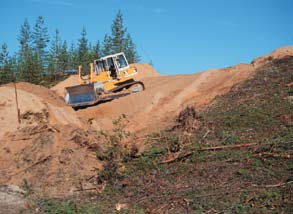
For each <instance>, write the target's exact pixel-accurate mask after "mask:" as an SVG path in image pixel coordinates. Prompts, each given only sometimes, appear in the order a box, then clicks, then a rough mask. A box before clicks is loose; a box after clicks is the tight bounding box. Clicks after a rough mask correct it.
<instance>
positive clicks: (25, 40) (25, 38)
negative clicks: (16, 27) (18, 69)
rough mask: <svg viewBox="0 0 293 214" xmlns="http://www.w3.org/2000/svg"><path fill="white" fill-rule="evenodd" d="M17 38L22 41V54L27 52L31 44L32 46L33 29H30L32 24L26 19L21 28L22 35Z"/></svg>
mask: <svg viewBox="0 0 293 214" xmlns="http://www.w3.org/2000/svg"><path fill="white" fill-rule="evenodd" d="M17 40H18V41H19V43H20V52H19V54H20V56H21V55H22V54H23V52H25V51H26V50H27V49H28V48H29V47H30V46H31V41H32V37H31V30H30V25H29V23H28V21H27V19H25V21H24V23H23V25H22V26H21V28H20V35H19V36H18V37H17Z"/></svg>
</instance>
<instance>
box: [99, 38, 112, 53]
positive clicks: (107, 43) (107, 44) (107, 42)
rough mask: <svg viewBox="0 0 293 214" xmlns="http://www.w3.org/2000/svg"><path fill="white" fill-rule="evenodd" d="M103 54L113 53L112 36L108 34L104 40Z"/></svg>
mask: <svg viewBox="0 0 293 214" xmlns="http://www.w3.org/2000/svg"><path fill="white" fill-rule="evenodd" d="M101 53H102V56H107V55H110V54H112V53H113V52H112V39H111V37H110V36H108V35H107V34H106V35H105V37H104V41H103V48H102V51H101Z"/></svg>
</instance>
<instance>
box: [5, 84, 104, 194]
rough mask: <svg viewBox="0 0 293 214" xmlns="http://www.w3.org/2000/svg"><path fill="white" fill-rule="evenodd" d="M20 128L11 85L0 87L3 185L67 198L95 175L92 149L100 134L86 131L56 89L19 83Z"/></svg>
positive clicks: (97, 165)
mask: <svg viewBox="0 0 293 214" xmlns="http://www.w3.org/2000/svg"><path fill="white" fill-rule="evenodd" d="M17 94H18V102H19V109H20V118H21V124H18V120H17V110H16V104H15V103H16V102H15V91H14V87H13V85H12V84H8V85H5V86H2V87H0V100H1V102H0V125H1V129H0V170H1V173H0V185H1V184H15V185H21V183H22V182H23V180H24V179H26V180H27V181H29V183H30V184H31V185H32V186H33V189H34V190H35V191H37V192H42V193H44V194H48V195H51V196H56V195H60V194H61V195H62V194H68V193H69V192H72V191H74V190H76V189H78V188H80V183H84V184H83V185H84V186H86V185H90V184H89V183H88V182H86V179H87V178H88V177H89V176H93V175H95V174H96V169H98V168H100V167H101V164H100V163H99V162H98V161H97V159H96V158H95V152H94V151H92V150H91V148H93V146H94V147H95V148H97V147H98V146H97V145H96V143H97V141H96V138H95V136H96V133H95V132H91V131H89V130H85V129H82V123H81V122H80V120H79V119H78V117H77V116H76V112H75V111H74V110H73V109H72V108H71V107H69V106H67V105H66V104H65V103H64V101H63V100H62V99H61V98H60V97H59V96H57V95H56V94H55V93H54V92H52V91H51V90H49V89H47V88H44V87H41V86H36V85H32V84H28V83H19V84H17Z"/></svg>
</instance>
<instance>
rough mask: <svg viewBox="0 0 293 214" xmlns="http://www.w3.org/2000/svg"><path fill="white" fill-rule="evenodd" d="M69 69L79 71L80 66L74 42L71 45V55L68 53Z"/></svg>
mask: <svg viewBox="0 0 293 214" xmlns="http://www.w3.org/2000/svg"><path fill="white" fill-rule="evenodd" d="M68 55H69V56H68V61H69V62H68V67H69V69H71V70H72V69H77V66H78V59H77V58H78V53H77V49H76V48H75V45H74V42H72V43H71V46H70V49H69V53H68Z"/></svg>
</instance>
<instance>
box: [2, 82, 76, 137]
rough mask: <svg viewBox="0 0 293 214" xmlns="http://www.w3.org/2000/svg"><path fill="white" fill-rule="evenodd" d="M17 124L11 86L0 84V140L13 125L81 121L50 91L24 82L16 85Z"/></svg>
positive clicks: (25, 125) (23, 125)
mask: <svg viewBox="0 0 293 214" xmlns="http://www.w3.org/2000/svg"><path fill="white" fill-rule="evenodd" d="M16 88H17V94H18V105H19V110H20V118H21V124H18V120H17V108H16V100H15V89H14V87H13V85H12V84H8V85H5V86H2V87H0V126H1V129H0V139H1V137H2V136H3V135H4V134H5V133H6V132H7V131H9V132H13V131H16V130H17V128H22V127H27V126H29V125H32V126H34V125H36V124H38V123H39V122H46V123H48V124H50V125H55V124H63V125H66V124H71V125H76V126H81V122H80V121H79V119H78V118H77V116H76V113H75V111H73V110H72V109H71V108H70V107H69V106H66V104H65V103H64V102H63V100H62V99H61V98H60V97H58V96H57V95H56V94H55V93H53V92H52V91H51V90H49V89H46V88H44V87H41V86H36V85H32V84H28V83H18V84H17V85H16Z"/></svg>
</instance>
